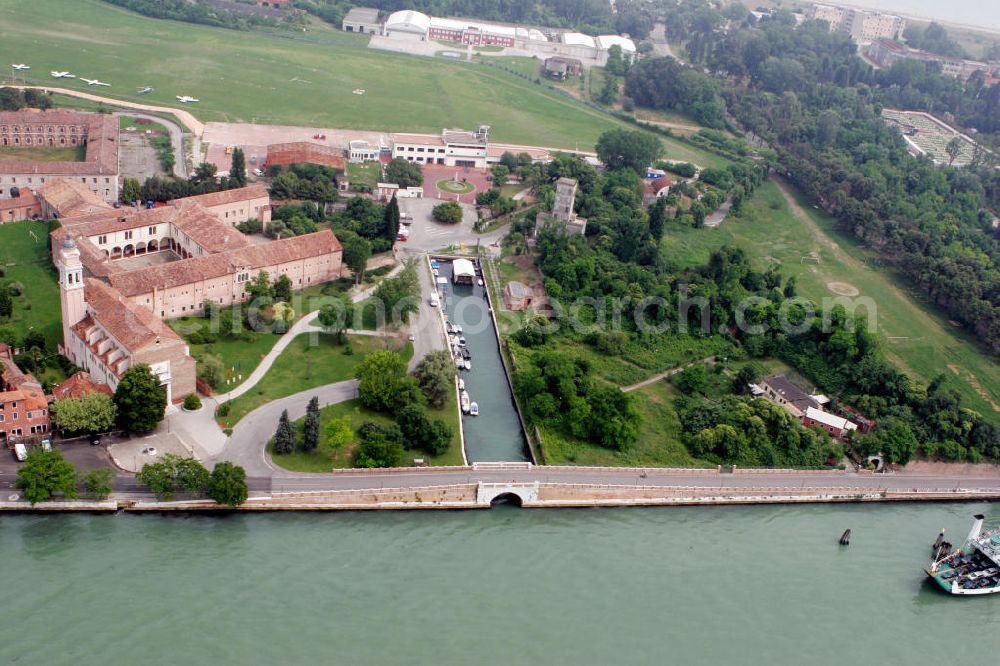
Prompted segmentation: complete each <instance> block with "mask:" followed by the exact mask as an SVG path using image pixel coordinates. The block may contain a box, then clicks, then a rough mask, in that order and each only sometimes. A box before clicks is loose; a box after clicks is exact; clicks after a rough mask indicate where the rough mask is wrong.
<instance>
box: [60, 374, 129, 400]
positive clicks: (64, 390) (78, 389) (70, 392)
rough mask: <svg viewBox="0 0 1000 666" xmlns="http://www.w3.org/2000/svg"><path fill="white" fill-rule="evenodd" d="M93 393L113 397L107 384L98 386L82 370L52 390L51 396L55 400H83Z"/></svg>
mask: <svg viewBox="0 0 1000 666" xmlns="http://www.w3.org/2000/svg"><path fill="white" fill-rule="evenodd" d="M94 392H98V393H103V394H105V395H109V396H110V395H114V392H113V391H112V390H111V387H110V386H108V385H107V384H98V383H97V382H95V381H94V380H93V379H91V377H90V373H89V372H84V371H83V370H81V371H80V372H78V373H76V374H75V375H73V376H72V377H70V378H69V379H67V380H66V381H64V382H63V383H62V384H59V385H58V386H56V387H55V388H53V389H52V395H53V396H54V397H55V399H56V400H65V399H67V398H83V397H84V396H87V395H90V394H91V393H94Z"/></svg>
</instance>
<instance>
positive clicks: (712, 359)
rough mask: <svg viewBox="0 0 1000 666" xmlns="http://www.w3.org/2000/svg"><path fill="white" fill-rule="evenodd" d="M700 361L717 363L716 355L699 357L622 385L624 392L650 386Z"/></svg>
mask: <svg viewBox="0 0 1000 666" xmlns="http://www.w3.org/2000/svg"><path fill="white" fill-rule="evenodd" d="M699 363H708V364H709V365H715V357H714V356H706V357H705V358H702V359H699V360H697V361H691V362H690V363H686V364H684V365H679V366H677V367H676V368H670V369H669V370H664V371H663V372H658V373H656V374H655V375H653V376H652V377H647V378H646V379H643V380H642V381H641V382H639V383H637V384H632V385H631V386H623V387H622V393H631V392H632V391H637V390H639V389H641V388H643V387H646V386H649V385H650V384H655V383H656V382H658V381H660V380H661V379H666V378H667V377H672V376H674V375H676V374H677V373H678V372H681V371H682V370H685V369H686V368H690V367H691V366H692V365H697V364H699Z"/></svg>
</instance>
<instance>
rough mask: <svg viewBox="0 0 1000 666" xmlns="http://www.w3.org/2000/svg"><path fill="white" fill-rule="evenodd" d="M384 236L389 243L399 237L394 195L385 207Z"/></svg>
mask: <svg viewBox="0 0 1000 666" xmlns="http://www.w3.org/2000/svg"><path fill="white" fill-rule="evenodd" d="M385 235H386V238H388V239H389V241H390V242H393V241H395V240H396V238H397V237H398V236H399V204H398V203H397V202H396V195H395V194H394V195H392V199H390V200H389V203H388V204H387V205H386V207H385Z"/></svg>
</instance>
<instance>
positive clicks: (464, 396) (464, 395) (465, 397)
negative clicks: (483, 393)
mask: <svg viewBox="0 0 1000 666" xmlns="http://www.w3.org/2000/svg"><path fill="white" fill-rule="evenodd" d="M458 400H459V402H460V403H461V405H462V413H463V414H468V413H469V409H470V408H471V406H472V405H471V401H470V399H469V392H468V391H462V392H461V393H460V394H459V396H458Z"/></svg>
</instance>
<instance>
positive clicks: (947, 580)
mask: <svg viewBox="0 0 1000 666" xmlns="http://www.w3.org/2000/svg"><path fill="white" fill-rule="evenodd" d="M973 518H974V519H975V523H973V525H972V530H971V531H970V532H969V536H968V538H967V539H966V540H965V543H964V544H962V545H961V546H960V547H959V548H956V549H955V550H952V548H951V544H949V543H948V542H947V541H944V539H943V532H942V534H939V535H938V540H937V541H935V542H934V545H935V546H936V548H935V552H934V559H933V561H932V562H931V565H930V566H929V567H927V569H926V571H927V575H928V576H930V577H931V578H932V579H933V580H934V581H935V582H937V584H938V585H940V586H941V588H942V589H943V590H945V591H946V592H948V593H949V594H957V595H973V594H976V595H978V594H995V593H997V592H1000V525H998V526H997V527H994V528H993V529H991V530H987V531H985V532H984V531H983V521H984V520H985V517H984V516H983V515H982V514H976V515H975V516H973Z"/></svg>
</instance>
